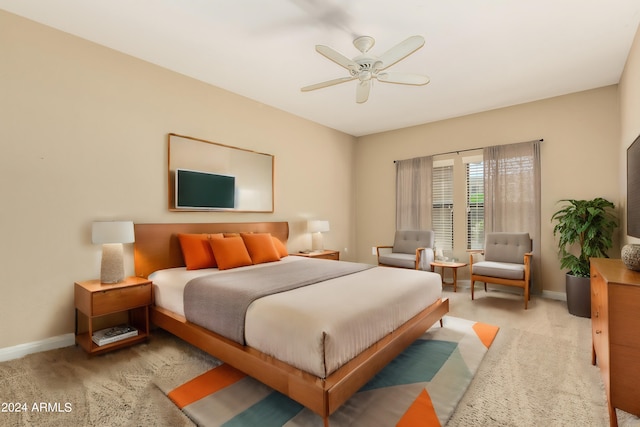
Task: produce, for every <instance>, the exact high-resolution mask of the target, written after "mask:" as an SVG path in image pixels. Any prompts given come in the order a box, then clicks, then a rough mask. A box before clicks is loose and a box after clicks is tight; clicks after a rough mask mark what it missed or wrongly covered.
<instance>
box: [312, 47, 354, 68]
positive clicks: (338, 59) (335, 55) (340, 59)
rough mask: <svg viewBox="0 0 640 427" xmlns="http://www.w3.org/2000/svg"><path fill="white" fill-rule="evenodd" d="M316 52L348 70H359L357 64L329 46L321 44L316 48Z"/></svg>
mask: <svg viewBox="0 0 640 427" xmlns="http://www.w3.org/2000/svg"><path fill="white" fill-rule="evenodd" d="M316 50H317V51H318V53H320V54H322V55H324V56H326V57H327V58H329V59H330V60H332V61H333V62H335V63H336V64H338V65H340V66H342V67H344V68H346V69H347V70H350V71H356V70H358V64H357V63H356V62H354V61H353V60H351V59H349V58H347V57H346V56H344V55H343V54H341V53H340V52H337V51H335V50H333V49H332V48H330V47H329V46H324V45H321V44H319V45H317V46H316Z"/></svg>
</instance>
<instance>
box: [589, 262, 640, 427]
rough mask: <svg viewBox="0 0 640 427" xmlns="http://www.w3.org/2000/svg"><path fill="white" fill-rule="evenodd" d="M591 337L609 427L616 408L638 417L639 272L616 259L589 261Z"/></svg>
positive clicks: (639, 372)
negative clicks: (603, 391) (607, 410)
mask: <svg viewBox="0 0 640 427" xmlns="http://www.w3.org/2000/svg"><path fill="white" fill-rule="evenodd" d="M591 335H592V339H593V348H592V354H591V357H592V363H593V364H594V365H595V364H596V362H597V364H598V366H599V367H600V373H601V374H602V379H603V382H604V386H605V391H606V393H607V400H608V404H609V419H610V425H611V426H617V425H618V420H617V418H616V411H615V410H616V408H619V409H622V410H623V411H626V412H629V413H631V414H634V415H637V416H640V398H638V395H639V393H640V272H637V271H632V270H629V269H628V268H627V267H625V265H624V264H623V263H622V261H621V260H619V259H605V258H592V259H591Z"/></svg>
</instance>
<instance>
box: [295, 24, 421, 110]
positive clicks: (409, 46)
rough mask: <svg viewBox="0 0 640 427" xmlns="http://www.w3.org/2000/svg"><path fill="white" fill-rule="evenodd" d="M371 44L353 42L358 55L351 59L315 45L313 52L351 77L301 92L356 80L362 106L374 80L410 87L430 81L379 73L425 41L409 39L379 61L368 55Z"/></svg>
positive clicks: (365, 38)
mask: <svg viewBox="0 0 640 427" xmlns="http://www.w3.org/2000/svg"><path fill="white" fill-rule="evenodd" d="M374 44H375V40H374V38H373V37H369V36H360V37H357V38H356V39H355V40H354V41H353V45H354V46H355V47H356V49H358V50H359V51H360V52H361V54H360V55H358V56H356V57H355V58H353V59H349V58H347V57H346V56H344V55H343V54H341V53H339V52H337V51H336V50H334V49H332V48H330V47H328V46H324V45H316V51H317V52H318V53H320V54H321V55H323V56H325V57H326V58H327V59H330V60H331V61H333V62H335V63H336V64H338V65H340V66H341V67H343V68H345V69H347V71H348V72H349V75H350V77H344V78H341V79H333V80H329V81H326V82H323V83H317V84H314V85H310V86H305V87H303V88H302V89H301V90H302V91H303V92H307V91H311V90H315V89H321V88H324V87H328V86H333V85H335V84H338V83H343V82H347V81H351V80H355V79H358V85H357V87H356V102H357V103H363V102H366V101H367V100H368V99H369V92H370V90H371V82H372V80H373V79H377V80H379V81H381V82H385V83H396V84H405V85H413V86H421V85H425V84H427V83H429V77H427V76H423V75H420V74H411V73H380V71H382V70H385V69H387V68H388V67H390V66H392V65H393V64H395V63H397V62H398V61H401V60H402V59H404V58H406V57H407V56H409V55H411V54H412V53H413V52H415V51H416V50H418V49H420V48H421V47H422V46H423V45H424V38H423V37H422V36H412V37H409V38H408V39H406V40H404V41H403V42H401V43H399V44H397V45H396V46H394V47H393V48H391V49H389V50H388V51H387V52H385V53H384V54H382V55H381V56H380V57H377V56H374V55H370V54H368V53H367V52H368V51H369V49H371V48H372V47H373V45H374Z"/></svg>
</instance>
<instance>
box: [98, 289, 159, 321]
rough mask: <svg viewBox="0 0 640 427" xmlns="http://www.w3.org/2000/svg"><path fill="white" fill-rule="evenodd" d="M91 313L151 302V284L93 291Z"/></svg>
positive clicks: (106, 312) (117, 309)
mask: <svg viewBox="0 0 640 427" xmlns="http://www.w3.org/2000/svg"><path fill="white" fill-rule="evenodd" d="M92 297H93V302H92V303H93V304H92V305H93V315H94V316H101V315H103V314H108V313H113V312H117V311H123V310H128V309H130V308H135V307H141V306H144V305H149V304H151V284H150V283H147V284H144V285H139V286H129V287H126V288H120V289H111V290H104V291H100V292H94V293H93V294H92Z"/></svg>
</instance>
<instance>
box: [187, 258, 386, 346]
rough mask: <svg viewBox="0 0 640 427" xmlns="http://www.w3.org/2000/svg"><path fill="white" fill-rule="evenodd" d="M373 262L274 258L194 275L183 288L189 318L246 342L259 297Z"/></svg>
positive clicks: (355, 269) (365, 268) (308, 283)
mask: <svg viewBox="0 0 640 427" xmlns="http://www.w3.org/2000/svg"><path fill="white" fill-rule="evenodd" d="M372 267H373V266H372V265H368V264H359V263H353V262H344V261H332V260H323V259H302V260H299V261H296V262H275V263H273V265H269V266H264V267H261V268H254V269H249V270H232V271H227V272H222V273H216V274H210V275H206V276H201V277H198V278H196V279H193V280H191V281H189V283H187V285H186V286H185V288H184V313H185V317H186V318H187V320H188V321H190V322H193V323H195V324H197V325H200V326H202V327H204V328H207V329H209V330H210V331H213V332H216V333H218V334H220V335H222V336H224V337H226V338H229V339H231V340H233V341H235V342H237V343H240V344H245V341H244V321H245V314H246V312H247V308H249V305H250V304H251V303H252V302H253V301H255V300H256V299H258V298H261V297H264V296H267V295H271V294H275V293H278V292H284V291H288V290H291V289H296V288H299V287H302V286H307V285H312V284H314V283H319V282H322V281H325V280H329V279H333V278H336V277H340V276H346V275H348V274H353V273H357V272H359V271H363V270H367V269H369V268H372Z"/></svg>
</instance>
